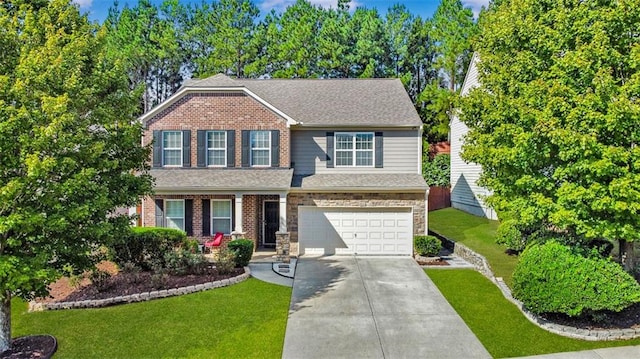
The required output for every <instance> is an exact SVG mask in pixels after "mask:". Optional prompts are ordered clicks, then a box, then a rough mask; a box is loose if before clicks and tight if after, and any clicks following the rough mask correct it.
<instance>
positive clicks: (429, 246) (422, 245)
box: [413, 236, 442, 257]
mask: <svg viewBox="0 0 640 359" xmlns="http://www.w3.org/2000/svg"><path fill="white" fill-rule="evenodd" d="M413 248H414V250H415V252H416V253H417V254H419V255H421V256H423V257H435V256H437V255H438V253H440V250H441V249H442V242H441V241H440V239H438V238H436V237H434V236H415V237H413Z"/></svg>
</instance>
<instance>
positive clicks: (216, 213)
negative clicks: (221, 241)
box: [211, 199, 231, 234]
mask: <svg viewBox="0 0 640 359" xmlns="http://www.w3.org/2000/svg"><path fill="white" fill-rule="evenodd" d="M217 232H222V233H225V234H229V233H231V200H227V199H224V200H212V201H211V233H217Z"/></svg>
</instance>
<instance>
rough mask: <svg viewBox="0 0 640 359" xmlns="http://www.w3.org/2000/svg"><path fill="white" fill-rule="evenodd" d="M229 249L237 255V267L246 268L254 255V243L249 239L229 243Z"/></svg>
mask: <svg viewBox="0 0 640 359" xmlns="http://www.w3.org/2000/svg"><path fill="white" fill-rule="evenodd" d="M227 248H229V250H231V251H232V252H233V253H234V254H235V264H236V267H244V266H247V265H248V264H249V261H250V260H251V256H252V255H253V241H251V240H249V239H237V240H235V241H231V242H229V244H227Z"/></svg>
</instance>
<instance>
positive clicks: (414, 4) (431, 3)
mask: <svg viewBox="0 0 640 359" xmlns="http://www.w3.org/2000/svg"><path fill="white" fill-rule="evenodd" d="M73 2H75V3H76V4H78V5H80V9H81V10H82V11H84V12H87V13H88V14H89V19H90V20H95V21H98V22H102V21H103V20H104V18H105V17H106V16H107V10H108V9H109V7H110V6H111V4H113V0H73ZM137 2H138V1H137V0H119V3H120V6H123V5H124V4H129V5H131V6H134V5H135V4H136V3H137ZM151 2H152V3H156V4H160V3H162V0H151ZM180 2H182V3H201V2H202V0H180ZM254 2H255V4H256V5H258V7H259V8H260V10H261V11H262V13H263V14H265V13H267V12H269V11H271V9H276V10H277V11H281V10H283V9H285V8H286V7H287V6H289V5H291V4H293V3H295V0H254ZM311 3H313V4H316V5H320V6H323V7H335V5H336V3H337V0H311ZM395 3H400V4H404V5H405V6H406V7H407V8H408V9H409V11H410V12H411V13H412V14H414V15H420V16H421V17H422V18H430V17H431V16H432V15H433V13H434V12H435V11H436V8H437V7H438V4H439V3H440V0H422V1H420V0H406V1H402V0H397V1H385V0H353V1H352V7H354V6H353V5H355V6H364V7H367V8H377V9H378V11H379V12H380V14H381V15H384V14H385V13H386V12H387V9H388V8H389V7H391V6H392V5H393V4H395ZM462 3H463V4H464V5H465V6H468V7H470V8H471V9H472V10H473V12H474V13H475V14H476V15H477V13H478V11H480V7H481V6H483V5H484V6H486V5H487V4H488V3H489V0H462Z"/></svg>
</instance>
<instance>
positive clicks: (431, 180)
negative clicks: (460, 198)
mask: <svg viewBox="0 0 640 359" xmlns="http://www.w3.org/2000/svg"><path fill="white" fill-rule="evenodd" d="M427 148H428V146H427ZM425 152H428V150H427V151H425ZM450 160H451V156H449V155H448V154H444V153H441V154H439V155H436V156H435V157H433V160H431V159H429V156H428V154H427V153H425V154H424V155H423V156H422V176H423V177H424V179H425V181H427V185H429V186H440V187H448V186H449V184H450V182H451V179H450V174H451V164H450Z"/></svg>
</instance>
